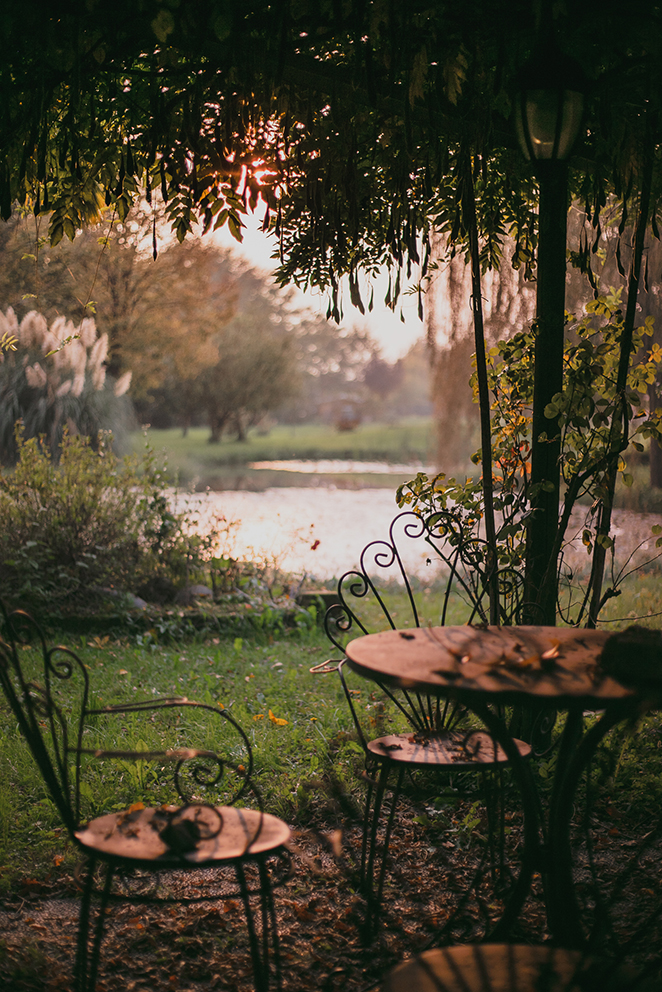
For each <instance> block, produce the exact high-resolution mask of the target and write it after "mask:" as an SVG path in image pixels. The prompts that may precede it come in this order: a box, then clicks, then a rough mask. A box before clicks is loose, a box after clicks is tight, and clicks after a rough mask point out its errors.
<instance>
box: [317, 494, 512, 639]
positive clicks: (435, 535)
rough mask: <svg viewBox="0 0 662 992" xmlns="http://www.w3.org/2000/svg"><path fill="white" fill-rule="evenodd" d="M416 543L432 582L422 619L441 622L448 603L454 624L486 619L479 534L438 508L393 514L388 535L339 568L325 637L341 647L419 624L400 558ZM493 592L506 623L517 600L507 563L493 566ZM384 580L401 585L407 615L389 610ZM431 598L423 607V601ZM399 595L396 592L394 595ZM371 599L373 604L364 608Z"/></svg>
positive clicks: (487, 558) (487, 572)
mask: <svg viewBox="0 0 662 992" xmlns="http://www.w3.org/2000/svg"><path fill="white" fill-rule="evenodd" d="M416 545H418V546H419V548H420V551H419V555H420V557H425V558H426V562H427V564H428V565H429V566H430V569H431V571H433V570H434V567H435V565H436V573H433V574H434V579H435V582H434V586H431V587H430V592H431V593H432V596H430V594H428V603H427V604H426V612H428V613H430V615H429V616H427V617H426V618H425V619H426V620H427V621H428V622H430V623H434V625H435V626H445V625H446V623H447V622H448V620H449V614H450V610H451V608H452V609H453V611H454V613H453V622H455V623H487V622H488V620H489V581H490V578H491V576H492V574H493V572H494V569H495V566H494V563H493V562H492V559H491V552H490V549H489V546H488V544H487V542H486V541H485V540H483V539H482V538H481V537H480V536H476V534H475V533H473V532H470V531H468V530H467V527H466V524H465V523H464V522H463V520H462V518H461V517H460V515H459V514H457V513H454V512H453V510H452V509H450V510H439V511H437V512H435V513H433V514H431V515H430V516H428V517H422V516H420V515H419V514H418V513H415V512H414V511H412V510H405V511H404V512H402V513H400V514H398V515H397V516H396V517H395V519H394V520H393V522H392V523H391V526H390V528H389V537H388V540H377V541H371V542H370V543H369V544H368V545H366V547H365V548H364V549H363V551H362V553H361V556H360V563H359V567H358V568H356V569H350V570H349V571H347V572H345V573H344V574H343V575H342V576H341V577H340V579H339V580H338V587H337V591H338V599H339V603H337V604H335V605H334V606H331V607H329V609H328V610H327V613H326V616H325V619H324V627H325V631H326V634H327V636H328V637H329V640H330V641H331V642H332V643H333V644H334V645H335V646H336V647H337V648H338V649H339V650H340V651H341V652H344V648H345V645H346V643H347V641H348V640H349V639H350V638H352V637H358V636H360V635H361V634H370V633H375V632H376V631H377V630H380V629H384V622H386V624H387V625H388V626H389V627H390V628H391V629H393V630H395V629H396V628H401V627H406V626H414V627H420V626H421V623H422V622H423V618H422V617H421V613H420V608H419V604H418V603H417V599H416V596H415V594H414V591H413V587H412V581H411V579H410V576H409V573H408V570H407V567H406V564H405V555H404V548H405V547H407V548H408V549H409V550H411V549H412V548H414V547H415V546H416ZM496 576H497V580H498V587H499V591H500V622H502V623H512V622H514V619H516V618H517V615H518V611H519V608H520V602H521V588H522V586H521V577H520V576H519V574H518V573H517V572H516V571H514V570H513V569H504V570H502V571H500V572H499V571H498V570H497V571H496ZM384 579H391V580H393V579H394V580H395V581H396V583H397V584H398V586H399V588H400V589H402V590H404V593H405V602H406V604H407V615H406V616H403V615H402V612H399V614H398V615H397V617H396V615H395V614H394V612H393V610H392V608H391V607H390V606H389V599H390V594H389V591H388V589H387V588H385V586H384V582H383V580H384ZM431 599H434V600H435V602H436V610H435V611H434V613H431V611H430V607H429V603H430V601H431ZM400 600H402V597H400ZM370 601H372V603H373V604H376V606H377V607H378V609H376V610H375V609H374V608H373V611H372V616H371V617H370V616H369V610H367V609H366V608H365V607H366V605H367V604H368V603H369V602H370Z"/></svg>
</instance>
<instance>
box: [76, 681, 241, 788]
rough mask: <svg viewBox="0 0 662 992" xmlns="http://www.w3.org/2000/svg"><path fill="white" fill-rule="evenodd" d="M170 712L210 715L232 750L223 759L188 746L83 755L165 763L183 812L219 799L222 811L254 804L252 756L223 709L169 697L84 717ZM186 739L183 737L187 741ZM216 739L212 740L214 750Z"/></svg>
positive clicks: (99, 710)
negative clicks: (223, 728) (226, 731)
mask: <svg viewBox="0 0 662 992" xmlns="http://www.w3.org/2000/svg"><path fill="white" fill-rule="evenodd" d="M169 711H172V712H173V714H175V713H176V714H177V716H178V718H184V719H185V718H186V716H188V715H191V716H192V715H193V714H195V713H200V712H204V711H206V712H209V713H211V714H213V716H214V717H215V718H216V719H219V720H221V721H222V722H223V723H225V724H226V725H227V726H228V727H230V728H231V730H232V732H233V744H232V746H227V747H226V749H225V751H224V753H220V751H219V750H218V748H217V747H216V746H215V747H214V749H204V748H197V747H191V746H190V745H189V744H188V743H187V744H184V745H181V746H178V745H174V746H173V747H172V748H170V749H169V750H166V751H161V750H154V751H152V750H149V749H147V748H146V749H142V750H126V751H124V750H116V751H106V750H104V751H100V750H95V749H84V753H87V754H91V755H93V756H94V757H96V758H98V759H104V760H105V759H120V760H124V761H134V762H135V761H157V762H159V761H160V762H161V763H163V762H167V763H169V764H171V765H172V766H173V770H172V778H173V782H174V786H175V789H176V791H177V795H178V796H179V799H180V800H181V801H182V803H184V805H185V806H190V805H194V804H196V803H202V804H205V803H208V801H209V800H216V799H219V798H220V796H221V795H222V797H223V805H225V806H234V805H235V804H236V803H237V802H239V800H241V799H243V798H245V797H246V796H247V795H248V794H249V793H250V794H251V795H253V796H254V797H255V798H256V799H257V800H258V803H259V801H260V797H259V792H258V790H257V788H256V786H255V784H254V783H253V779H252V776H253V750H252V748H251V744H250V741H249V739H248V736H247V735H246V732H245V731H244V729H243V728H242V727H241V725H240V724H239V723H238V722H237V721H236V720H235V719H234V717H233V716H232V714H231V713H230V712H229V710H228V709H226V708H223V707H221V706H213V705H211V704H208V703H201V702H197V701H194V700H190V699H187V698H186V697H180V696H172V697H165V698H157V699H147V700H144V701H138V702H131V703H120V704H115V705H109V706H102V707H98V708H93V709H89V710H88V711H87V716H88V717H106V718H110V717H114V716H118V717H123V716H126V715H127V714H144V715H145V716H147V717H149V716H150V714H151V716H154V715H155V714H158V713H160V714H167V713H168V712H169ZM189 737H190V734H187V740H188V738H189ZM217 741H218V735H215V744H216V742H217Z"/></svg>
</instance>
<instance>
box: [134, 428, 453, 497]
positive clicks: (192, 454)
mask: <svg viewBox="0 0 662 992" xmlns="http://www.w3.org/2000/svg"><path fill="white" fill-rule="evenodd" d="M147 438H148V441H149V443H150V445H151V446H152V447H153V448H154V449H155V450H156V451H157V452H160V451H162V450H163V451H165V452H166V454H167V457H168V464H169V467H170V470H171V472H172V473H173V475H175V474H177V475H178V476H179V479H180V481H181V482H184V483H188V482H191V481H193V480H199V483H200V485H201V486H202V487H204V486H205V485H209V484H210V483H211V482H215V483H217V484H218V483H219V482H221V483H222V482H231V481H232V480H235V479H236V478H237V475H238V474H239V475H241V476H242V477H244V478H245V479H246V478H248V479H251V478H254V481H255V482H257V483H266V484H268V485H273V484H274V482H273V481H272V476H271V475H267V474H266V473H259V474H258V473H256V474H255V476H253V472H252V470H250V469H248V468H247V466H248V465H249V463H250V462H256V461H283V460H288V459H294V458H296V459H306V460H318V459H327V458H332V459H346V460H351V461H385V462H404V463H407V464H409V463H411V464H416V463H418V464H420V463H423V464H427V463H428V461H429V460H430V459H431V457H432V453H433V451H434V427H433V423H432V420H431V418H429V417H409V418H405V419H403V420H401V421H398V422H397V423H394V424H386V423H374V424H362V425H361V426H360V427H357V428H356V430H354V431H350V432H342V433H341V432H339V431H337V430H335V429H334V428H333V427H331V426H327V425H324V424H301V425H296V426H287V425H283V424H279V425H277V426H275V427H273V428H272V429H271V430H270V431H269V433H268V434H262V433H259V432H258V431H257V430H252V431H249V434H248V437H247V439H246V441H243V442H239V441H236V440H234V439H233V438H224V439H223V440H222V441H221V442H220V443H218V444H209V443H208V438H209V431H208V430H207V429H206V428H202V427H196V428H193V429H191V430H189V432H188V434H187V435H186V437H183V436H182V432H181V430H178V429H173V430H153V429H151V428H150V429H149V430H148V431H147ZM132 444H133V447H134V450H142V447H143V445H144V438H143V435H142V434H141V433H136V434H134V435H133V438H132ZM279 475H280V476H281V477H283V478H281V479H279V480H278V481H277V483H276V484H280V485H285V484H287V485H296V480H295V479H294V475H295V474H294V473H279ZM370 478H371V479H372V478H373V477H372V476H371V477H370ZM383 481H384V482H385V483H388V479H384V480H383ZM217 487H218V488H233V487H232V486H231V485H224V486H223V485H220V486H217ZM212 488H213V487H212ZM394 488H395V486H394Z"/></svg>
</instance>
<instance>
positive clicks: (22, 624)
mask: <svg viewBox="0 0 662 992" xmlns="http://www.w3.org/2000/svg"><path fill="white" fill-rule="evenodd" d="M0 618H1V619H2V630H1V635H0V682H1V684H2V689H3V690H4V694H5V696H6V698H7V701H8V703H9V706H10V707H11V710H12V713H13V714H14V716H15V718H16V720H17V722H18V726H19V729H20V731H21V733H22V735H23V736H24V738H25V740H26V741H27V744H28V747H29V748H30V751H31V752H32V755H33V757H34V759H35V761H36V763H37V765H38V766H39V769H40V771H41V774H42V775H43V778H44V781H45V783H46V786H47V788H48V791H49V793H50V796H51V798H52V800H53V802H54V803H55V806H56V807H57V809H58V812H59V813H60V816H61V817H62V820H63V821H64V824H65V826H66V828H67V830H68V832H69V835H70V837H71V839H72V841H73V842H74V844H76V846H77V847H78V848H79V849H80V850H81V851H82V853H83V854H84V856H85V858H86V861H87V874H86V878H85V884H84V889H83V896H82V900H81V905H80V917H79V930H78V944H77V953H76V967H75V980H76V988H77V989H78V990H79V992H92V990H93V989H94V987H95V984H96V977H97V970H98V963H99V956H100V950H101V942H102V937H103V929H104V920H105V916H106V908H107V905H108V902H109V900H111V899H113V900H115V899H122V900H125V901H127V902H131V903H145V902H182V903H193V902H200V901H203V900H205V899H219V898H223V899H226V898H229V897H232V896H234V897H236V898H240V899H241V901H242V903H243V907H244V911H245V914H246V923H247V928H248V943H249V947H250V954H251V960H252V965H253V974H254V981H255V988H256V989H257V990H258V992H264V990H266V989H267V988H268V987H269V982H270V978H271V976H272V973H275V978H276V985H277V988H280V987H281V976H280V959H279V954H278V934H277V929H276V917H275V911H274V902H273V893H272V877H271V876H272V872H271V867H272V865H270V864H269V863H268V861H269V859H272V860H273V859H274V857H278V859H279V863H280V866H281V867H283V868H286V867H287V865H288V855H287V851H286V850H285V845H286V844H287V842H288V840H289V837H290V831H289V828H288V826H287V824H286V823H284V822H283V821H282V820H279V819H278V818H276V817H275V816H271V815H269V814H268V813H263V812H262V811H261V810H260V809H257V810H255V809H245V808H243V807H240V806H239V805H237V804H239V803H241V802H243V801H244V800H245V799H246V798H247V797H248V796H249V795H253V796H256V795H257V794H256V790H255V788H254V786H253V785H252V784H251V776H252V772H253V756H252V752H251V747H250V744H249V741H248V738H247V736H246V734H245V733H244V731H243V730H242V729H241V727H240V726H239V724H238V723H237V722H236V721H235V720H234V719H233V717H232V716H231V714H230V713H229V711H228V710H227V709H222V708H220V707H218V706H209V705H206V704H204V703H195V702H191V701H189V700H188V699H185V698H162V699H153V700H146V701H145V702H133V703H126V704H124V705H117V706H99V707H94V706H90V704H89V697H90V687H89V679H88V675H87V671H86V668H85V666H84V665H83V664H82V662H81V661H80V659H79V658H78V657H77V656H76V655H75V654H74V653H73V651H70V650H68V649H67V648H64V647H51V648H48V647H47V645H46V642H45V640H44V637H43V634H42V632H41V630H40V629H39V627H38V626H37V624H36V623H35V622H34V620H33V619H32V618H31V617H30V616H29V615H28V614H26V613H23V612H22V611H15V612H14V613H11V614H9V615H7V613H6V612H5V611H4V609H3V610H2V611H1V614H0ZM35 638H36V648H35V649H34V650H32V651H24V650H23V646H24V645H26V644H29V643H32V642H34V641H35ZM35 657H36V658H37V661H36V663H35V662H32V663H31V660H30V659H34V658H35ZM26 659H27V660H26ZM28 668H29V669H30V671H29V674H28V671H27V670H28ZM56 698H57V701H56ZM206 713H209V714H213V717H214V718H215V719H216V720H218V721H220V722H219V724H218V726H217V727H216V728H214V730H213V734H214V750H209V749H204V750H199V749H196V748H191V747H188V746H186V745H184V744H182V743H179V742H177V743H175V745H174V746H173V747H172V748H171V749H162V748H161V746H160V745H161V744H162V737H163V734H164V733H168V734H169V735H170V736H171V738H172V737H173V736H174V737H175V738H176V739H179V740H182V738H184V736H185V735H186V736H187V735H188V732H189V730H190V728H193V727H194V726H195V725H196V724H198V726H197V727H196V730H197V732H198V733H200V734H202V733H203V732H205V733H207V734H208V733H210V731H209V730H208V729H207V730H206V731H204V730H203V728H202V723H201V721H200V720H199V719H198V718H199V717H203V716H204V715H205V714H206ZM113 716H115V717H118V718H120V719H121V723H120V722H119V719H118V720H117V727H116V728H113V727H112V726H111V727H110V728H108V726H106V724H105V721H106V718H109V719H110V718H112V717H113ZM157 719H158V722H157ZM152 720H154V721H155V722H154V723H152ZM138 721H139V723H138ZM161 723H164V724H166V725H167V724H169V726H165V727H162V726H161ZM132 724H134V725H136V726H139V728H140V735H141V737H142V738H146V739H147V740H148V741H149V740H150V739H153V740H154V741H155V743H156V747H155V749H154V750H151V749H150V748H149V746H148V745H147V746H146V747H143V740H142V739H141V740H140V741H139V746H140V748H141V750H138V751H133V750H126V751H125V750H104V749H102V748H95V747H94V746H93V744H92V741H93V740H94V734H95V733H99V732H100V731H101V732H102V733H103V730H104V728H105V730H106V732H108V731H109V730H110V731H111V732H113V740H116V739H117V736H119V735H120V734H122V733H126V728H127V726H129V725H132ZM228 731H229V732H230V734H231V737H232V741H231V743H228V744H227V745H224V746H225V747H226V750H227V756H222V755H221V754H220V753H218V752H217V750H216V748H217V744H216V740H217V738H220V739H222V740H224V738H225V737H226V736H227V732H228ZM97 739H98V738H97ZM104 759H105V760H111V759H116V760H118V761H120V762H122V766H121V767H122V768H123V769H124V770H125V771H126V770H127V769H131V768H132V769H134V774H137V775H142V776H143V781H149V779H150V776H146V777H145V775H144V773H143V769H144V768H145V767H146V765H145V763H146V762H149V763H153V766H154V772H153V774H152V775H151V778H152V779H154V780H156V786H155V788H158V789H159V790H165V798H166V803H165V804H163V805H155V806H151V807H148V808H146V807H145V805H144V804H143V803H142V802H136V803H135V804H134V805H132V806H129V808H127V809H125V810H123V811H122V812H114V813H105V814H103V815H101V816H99V817H96V818H95V819H92V820H90V821H89V822H87V823H81V822H80V811H81V786H82V784H83V778H82V772H83V770H84V771H85V772H86V773H87V772H89V773H90V774H93V773H95V772H96V773H100V772H101V771H102V768H101V766H100V765H99V764H98V762H100V761H103V760H104ZM136 762H138V763H139V764H135V763H136ZM83 765H84V766H85V767H84V768H83ZM168 765H170V766H172V768H173V769H174V786H173V785H172V781H171V783H170V785H169V786H166V785H165V784H164V782H163V781H161V773H162V772H163V771H164V770H165V768H166V767H167V766H168ZM149 767H150V768H151V767H152V765H151V764H150V766H149ZM137 769H140V772H137V771H136V770H137ZM103 775H104V777H106V768H105V767H104V768H103ZM125 777H127V778H129V777H130V775H126V776H125ZM167 777H168V778H169V779H171V780H172V776H171V775H170V774H168V776H167ZM148 787H149V786H145V788H148ZM175 791H176V793H177V794H178V795H179V797H180V799H181V802H182V804H183V805H179V806H175V805H170V804H169V800H170V799H171V798H174V795H175ZM202 792H204V793H205V798H201V797H200V793H202ZM163 795H164V792H161V796H163ZM212 797H213V798H212ZM218 797H221V798H223V799H224V802H223V804H221V805H216V804H215V802H214V799H216V798H218ZM98 866H101V867H102V868H104V869H105V877H104V879H103V885H102V887H101V891H100V892H99V891H98V890H97V887H96V885H95V881H96V879H95V875H96V869H97V867H98ZM202 869H204V870H205V876H206V877H205V878H204V881H205V882H206V883H208V886H207V889H206V891H204V892H203V893H202V894H199V895H196V896H194V897H190V896H187V897H184V898H182V899H178V898H176V896H173V895H172V894H171V893H170V891H166V892H164V893H162V894H161V892H162V890H160V884H159V882H160V880H159V876H160V875H161V874H162V873H170V883H172V884H176V881H177V879H176V874H177V873H179V872H182V871H198V872H200V871H201V870H202ZM228 872H229V877H228ZM102 874H103V873H102ZM146 878H147V881H148V882H149V885H150V886H151V888H150V889H146V888H145V881H146ZM93 895H96V896H98V895H100V905H99V910H98V914H97V921H96V926H95V927H94V934H93V935H92V933H91V927H90V909H91V901H92V897H93ZM255 897H256V898H257V900H258V903H259V914H258V920H259V926H258V925H256V924H257V921H256V918H255V914H254V909H253V907H252V905H251V902H252V901H254V898H255Z"/></svg>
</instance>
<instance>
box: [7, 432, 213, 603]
mask: <svg viewBox="0 0 662 992" xmlns="http://www.w3.org/2000/svg"><path fill="white" fill-rule="evenodd" d="M15 444H16V449H17V452H18V460H17V463H16V467H15V469H14V470H13V471H12V472H11V473H10V474H6V475H4V476H0V598H2V599H3V600H4V601H5V603H6V604H7V605H10V606H11V605H20V606H26V607H28V608H30V609H32V610H37V611H38V610H40V609H42V610H43V609H44V607H47V608H49V609H52V608H57V609H59V610H61V611H62V610H65V611H66V610H67V609H70V608H76V609H78V608H80V607H81V606H82V605H85V604H87V603H88V602H89V601H90V599H91V598H94V597H93V591H94V590H95V588H97V589H98V588H99V587H101V588H108V587H115V588H117V589H120V590H134V589H135V588H136V587H137V586H138V585H139V584H141V583H142V582H145V581H147V580H148V579H150V578H152V577H154V576H155V575H165V576H167V577H168V578H170V579H171V580H173V581H174V582H178V581H180V582H181V581H182V580H183V579H184V578H185V577H187V576H188V574H189V572H190V570H191V568H193V569H194V570H195V568H196V565H197V564H198V559H199V554H198V550H197V547H198V544H199V539H195V538H191V537H189V536H188V534H187V525H188V520H187V517H186V515H185V514H177V513H173V512H172V511H171V510H170V508H169V503H168V500H167V498H166V495H165V493H164V485H165V472H164V471H163V470H162V469H159V468H158V467H157V465H156V462H155V459H154V456H153V454H152V452H151V451H149V449H148V450H147V451H146V453H145V455H144V456H143V457H142V458H141V459H139V458H136V457H135V456H134V457H131V458H127V459H123V460H120V459H118V458H117V457H116V456H115V455H114V454H113V452H112V451H111V449H110V435H107V434H106V435H104V434H100V435H99V436H98V437H97V438H96V439H95V445H94V446H93V445H92V443H91V442H90V439H88V438H84V437H81V436H74V437H72V436H70V435H69V433H68V432H67V430H66V429H65V431H64V434H63V438H62V445H61V452H60V459H59V462H58V463H56V462H55V461H54V459H53V456H52V454H51V452H50V449H49V446H48V444H47V443H45V442H44V440H43V439H38V438H30V439H27V440H26V439H25V437H24V432H23V430H22V428H21V427H20V426H19V427H18V428H17V430H16V432H15Z"/></svg>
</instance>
